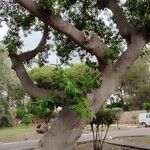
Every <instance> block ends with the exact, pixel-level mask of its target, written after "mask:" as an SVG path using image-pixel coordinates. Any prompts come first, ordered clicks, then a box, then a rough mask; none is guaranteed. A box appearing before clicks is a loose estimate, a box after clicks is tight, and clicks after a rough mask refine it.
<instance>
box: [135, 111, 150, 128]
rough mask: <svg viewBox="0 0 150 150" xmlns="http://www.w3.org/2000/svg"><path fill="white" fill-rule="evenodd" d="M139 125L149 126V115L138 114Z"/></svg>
mask: <svg viewBox="0 0 150 150" xmlns="http://www.w3.org/2000/svg"><path fill="white" fill-rule="evenodd" d="M138 119H139V123H140V124H141V125H142V126H144V127H147V126H150V113H141V114H139V118H138Z"/></svg>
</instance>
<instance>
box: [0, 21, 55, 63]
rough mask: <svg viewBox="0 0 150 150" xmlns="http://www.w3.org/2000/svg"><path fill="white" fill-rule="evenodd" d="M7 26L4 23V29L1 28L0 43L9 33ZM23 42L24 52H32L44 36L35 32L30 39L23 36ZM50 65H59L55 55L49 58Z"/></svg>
mask: <svg viewBox="0 0 150 150" xmlns="http://www.w3.org/2000/svg"><path fill="white" fill-rule="evenodd" d="M7 30H8V28H7V26H6V25H5V24H4V23H2V27H0V41H2V40H3V37H4V36H5V35H6V33H7ZM21 37H22V40H23V41H24V46H23V48H22V50H23V51H27V50H32V49H34V48H35V47H36V46H37V44H38V43H39V41H40V40H41V37H42V34H41V33H40V32H33V33H32V34H30V35H29V36H28V37H26V38H24V37H23V35H22V36H21ZM49 60H50V62H49V63H50V64H56V63H58V58H57V56H56V54H55V53H52V54H51V56H49Z"/></svg>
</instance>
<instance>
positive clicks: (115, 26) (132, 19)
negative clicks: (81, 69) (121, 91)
mask: <svg viewBox="0 0 150 150" xmlns="http://www.w3.org/2000/svg"><path fill="white" fill-rule="evenodd" d="M149 3H150V2H149V0H146V1H141V0H127V1H126V2H125V3H122V2H120V1H117V0H94V1H93V0H92V1H91V0H88V1H85V0H82V1H68V0H66V1H63V0H55V1H53V0H35V1H33V0H28V1H27V0H15V1H13V0H11V1H10V3H8V2H7V3H6V2H5V1H0V7H1V9H2V11H1V12H0V19H1V21H5V23H6V24H7V25H8V27H9V30H8V33H7V35H6V37H5V39H4V41H3V43H4V44H5V46H6V49H7V50H8V52H9V57H10V58H11V62H12V68H13V69H14V70H15V71H16V74H17V76H18V78H19V80H20V81H21V84H22V86H23V87H24V89H25V91H26V92H27V93H28V94H30V95H31V96H32V98H34V99H39V98H43V97H47V95H48V94H49V93H52V95H53V97H59V102H60V105H61V106H62V107H63V110H62V111H61V112H60V114H59V116H58V119H57V120H56V121H55V122H54V123H53V124H52V127H51V129H50V130H49V132H47V134H45V135H44V136H43V137H42V138H41V140H40V141H39V144H38V149H44V150H48V149H49V147H50V148H51V149H52V150H59V149H60V148H61V150H71V149H73V148H74V145H75V143H76V141H77V140H78V138H79V137H80V136H81V134H82V131H83V128H84V126H85V125H86V124H87V123H88V122H87V119H86V118H85V117H83V116H87V113H86V115H85V114H84V113H83V112H85V111H83V112H82V110H84V109H81V108H88V109H87V110H91V112H92V113H93V112H97V111H99V108H100V107H101V106H102V105H103V104H104V102H105V101H106V100H107V99H108V98H109V97H110V95H111V94H112V92H113V91H114V90H115V88H116V87H117V86H118V84H119V83H120V82H121V80H122V78H123V76H124V75H125V73H126V72H127V71H128V69H129V68H130V67H131V65H132V64H133V63H134V61H135V60H136V59H137V58H138V56H139V55H140V53H141V52H142V49H143V48H144V46H145V45H146V44H147V43H149V42H150V30H149V29H150V28H149V27H150V19H149V16H150V15H149V14H150V9H149V6H150V4H149ZM105 8H107V9H105ZM108 9H109V10H110V11H111V12H110V11H109V10H108ZM103 14H104V15H105V14H106V15H105V16H107V18H108V20H109V21H108V22H105V21H104V19H103ZM20 31H23V33H24V35H27V34H28V33H31V31H44V32H43V36H42V39H41V41H40V43H39V44H38V45H37V47H36V48H35V49H33V50H31V51H30V50H27V51H26V52H23V51H22V52H20V51H21V47H22V45H23V41H20V40H21V38H20ZM48 31H49V33H48ZM50 37H51V45H46V41H47V39H49V38H50ZM124 44H125V46H124ZM125 47H126V50H125ZM48 50H53V51H55V52H56V53H57V55H58V56H59V57H60V61H61V62H64V63H68V62H69V60H70V59H71V56H72V55H73V54H74V55H75V54H79V56H80V58H81V60H83V61H84V60H85V62H86V63H88V64H89V65H90V67H91V70H92V71H93V70H94V69H96V68H97V69H98V70H99V72H100V74H101V76H100V78H102V82H101V84H99V86H98V87H97V84H96V87H95V86H94V87H93V86H91V84H90V86H88V89H87V88H86V86H87V84H86V86H85V89H86V90H85V89H84V88H80V90H79V91H80V92H79V91H78V88H79V86H77V88H76V86H73V88H72V82H73V81H72V80H73V79H72V80H71V78H69V79H70V80H71V81H72V82H71V83H70V81H69V82H68V84H69V85H68V86H69V89H65V88H60V87H61V86H60V84H59V83H57V84H58V85H59V86H58V87H59V88H54V89H53V88H51V87H50V88H45V87H39V86H37V85H36V84H35V83H34V82H33V81H32V80H31V79H30V77H29V76H28V73H27V71H26V69H25V67H24V64H25V63H29V62H32V61H31V60H32V59H33V58H35V56H36V55H38V60H39V62H42V63H40V64H42V65H44V64H45V63H46V61H45V58H48V57H47V56H48V54H49V53H48ZM71 54H72V55H71ZM91 55H92V56H95V61H93V60H91ZM61 71H62V70H61V69H60V72H61ZM60 72H59V73H58V74H57V73H56V77H58V78H59V79H60V76H62V75H64V73H60ZM96 77H97V76H96ZM85 79H87V78H85ZM90 79H91V78H90ZM90 79H88V81H90ZM67 81H68V78H67ZM81 81H82V80H81ZM87 83H89V82H87ZM63 85H64V84H63ZM73 85H76V83H75V84H73ZM83 86H84V85H82V87H83ZM62 87H64V86H62ZM89 87H90V88H91V89H89ZM72 89H76V90H75V91H76V92H75V93H74V92H73V90H72ZM82 90H83V91H82ZM81 91H82V92H81ZM72 92H73V93H72ZM72 94H73V95H72ZM86 95H87V96H86ZM76 96H77V99H76V102H75V105H74V103H71V102H72V100H73V101H74V100H75V98H76ZM81 96H82V99H81ZM70 99H71V100H70ZM79 99H80V100H81V101H79ZM87 99H90V100H91V102H92V107H90V105H89V101H88V100H87ZM70 105H71V106H70ZM85 106H86V107H85ZM74 110H76V111H74ZM77 112H81V113H82V114H84V115H83V116H81V115H79V114H78V113H77ZM86 112H87V111H86ZM88 112H89V111H88ZM90 114H91V113H90ZM60 127H61V128H60ZM64 131H65V132H64Z"/></svg>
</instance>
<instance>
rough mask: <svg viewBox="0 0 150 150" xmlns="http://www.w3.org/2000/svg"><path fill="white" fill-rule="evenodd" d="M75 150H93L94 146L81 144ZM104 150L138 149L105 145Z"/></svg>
mask: <svg viewBox="0 0 150 150" xmlns="http://www.w3.org/2000/svg"><path fill="white" fill-rule="evenodd" d="M75 150H93V145H92V143H86V144H80V145H78V146H77V147H76V148H75ZM103 150H136V149H131V148H121V147H119V146H113V145H110V144H104V148H103Z"/></svg>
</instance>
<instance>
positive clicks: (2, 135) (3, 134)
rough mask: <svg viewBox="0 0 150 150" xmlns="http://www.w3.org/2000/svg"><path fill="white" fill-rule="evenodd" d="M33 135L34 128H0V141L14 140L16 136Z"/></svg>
mask: <svg viewBox="0 0 150 150" xmlns="http://www.w3.org/2000/svg"><path fill="white" fill-rule="evenodd" d="M33 133H35V127H34V126H30V127H28V128H27V127H26V126H18V127H10V128H0V139H7V138H12V137H13V138H15V137H18V136H23V135H29V134H33Z"/></svg>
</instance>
